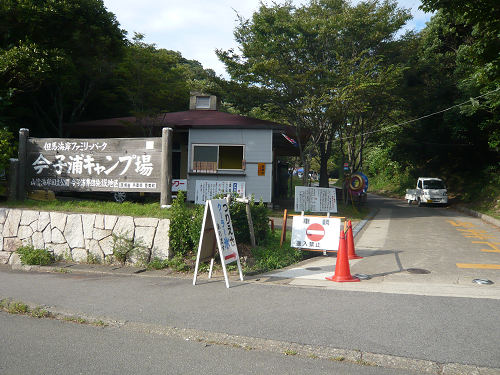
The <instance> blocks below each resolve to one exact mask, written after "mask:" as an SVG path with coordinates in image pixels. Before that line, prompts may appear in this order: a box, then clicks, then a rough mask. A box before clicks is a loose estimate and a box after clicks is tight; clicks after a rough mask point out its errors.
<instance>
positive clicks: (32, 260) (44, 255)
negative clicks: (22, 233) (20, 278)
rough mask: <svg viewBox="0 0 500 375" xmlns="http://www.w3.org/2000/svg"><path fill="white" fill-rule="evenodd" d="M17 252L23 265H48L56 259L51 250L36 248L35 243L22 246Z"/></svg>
mask: <svg viewBox="0 0 500 375" xmlns="http://www.w3.org/2000/svg"><path fill="white" fill-rule="evenodd" d="M16 253H17V254H19V257H20V258H21V264H22V265H25V264H27V265H30V266H35V265H38V266H47V265H49V264H50V263H52V262H53V261H54V260H55V258H54V255H53V254H52V253H51V252H50V251H49V250H47V249H35V248H34V247H33V245H27V246H22V247H20V248H19V249H17V250H16Z"/></svg>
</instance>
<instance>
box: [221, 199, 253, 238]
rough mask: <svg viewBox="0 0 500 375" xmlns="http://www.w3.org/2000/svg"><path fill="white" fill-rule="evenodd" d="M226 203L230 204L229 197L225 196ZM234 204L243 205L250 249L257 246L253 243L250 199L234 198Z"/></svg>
mask: <svg viewBox="0 0 500 375" xmlns="http://www.w3.org/2000/svg"><path fill="white" fill-rule="evenodd" d="M226 199H227V203H228V204H230V203H231V195H228V196H227V198H226ZM236 202H240V203H245V210H246V213H247V220H248V229H249V230H250V245H251V246H252V247H255V246H257V244H256V243H255V231H254V228H253V220H252V211H251V210H250V199H248V198H236Z"/></svg>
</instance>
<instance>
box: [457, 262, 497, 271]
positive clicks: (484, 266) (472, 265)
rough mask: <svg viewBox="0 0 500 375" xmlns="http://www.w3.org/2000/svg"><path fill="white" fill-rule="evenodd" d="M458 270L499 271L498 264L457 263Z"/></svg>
mask: <svg viewBox="0 0 500 375" xmlns="http://www.w3.org/2000/svg"><path fill="white" fill-rule="evenodd" d="M457 267H458V268H481V269H484V270H500V264H480V263H457Z"/></svg>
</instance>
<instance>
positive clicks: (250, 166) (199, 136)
mask: <svg viewBox="0 0 500 375" xmlns="http://www.w3.org/2000/svg"><path fill="white" fill-rule="evenodd" d="M272 142H273V132H272V130H270V129H190V131H189V147H188V158H189V162H188V170H191V152H192V145H193V144H199V143H203V144H218V145H221V144H243V145H245V161H246V169H245V171H243V172H241V171H235V172H230V171H228V172H223V173H222V174H209V173H208V174H188V194H187V199H188V200H190V201H193V200H194V199H195V189H196V181H197V180H209V181H241V182H245V191H246V195H247V196H251V195H252V194H253V195H254V197H255V200H256V201H259V200H260V199H261V198H262V200H263V201H264V202H271V197H272V172H273V171H272V161H273V153H272ZM257 163H266V175H265V176H258V171H257V168H258V164H257ZM232 175H234V176H232Z"/></svg>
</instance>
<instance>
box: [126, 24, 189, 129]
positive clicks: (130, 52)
mask: <svg viewBox="0 0 500 375" xmlns="http://www.w3.org/2000/svg"><path fill="white" fill-rule="evenodd" d="M117 74H118V77H119V82H120V85H119V90H120V91H122V92H123V93H124V94H125V96H126V98H127V99H128V101H129V103H130V105H131V108H132V111H131V113H132V114H133V115H134V116H135V117H136V118H137V119H138V123H139V124H140V125H142V126H143V127H144V128H145V129H146V133H147V134H146V135H147V136H153V129H154V126H155V125H156V124H157V123H158V122H161V118H162V114H164V113H165V112H167V111H179V110H183V109H185V108H186V106H187V104H188V103H189V88H188V86H187V80H188V70H187V69H186V67H185V66H183V65H181V64H180V56H179V55H178V54H175V53H173V52H172V51H167V50H164V49H157V48H156V46H155V45H154V44H148V43H145V42H144V35H143V34H139V33H136V34H135V35H134V37H133V39H132V43H131V45H130V46H128V47H127V48H126V53H125V58H124V59H123V61H122V62H121V63H120V65H119V67H118V71H117Z"/></svg>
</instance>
